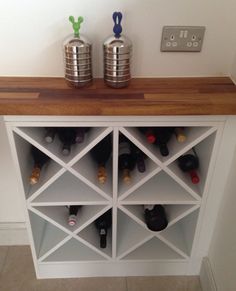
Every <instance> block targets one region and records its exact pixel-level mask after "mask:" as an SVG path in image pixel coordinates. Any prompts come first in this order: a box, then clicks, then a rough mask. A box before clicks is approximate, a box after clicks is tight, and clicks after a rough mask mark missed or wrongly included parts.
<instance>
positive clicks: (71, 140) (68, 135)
mask: <svg viewBox="0 0 236 291" xmlns="http://www.w3.org/2000/svg"><path fill="white" fill-rule="evenodd" d="M58 136H59V139H60V141H61V142H62V151H61V152H62V154H63V156H68V155H69V154H70V152H71V146H72V145H73V144H75V138H76V129H75V128H74V127H60V128H58Z"/></svg>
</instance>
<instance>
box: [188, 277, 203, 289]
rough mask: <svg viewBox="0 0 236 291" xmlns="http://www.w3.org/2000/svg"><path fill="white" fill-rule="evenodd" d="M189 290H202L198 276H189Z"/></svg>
mask: <svg viewBox="0 0 236 291" xmlns="http://www.w3.org/2000/svg"><path fill="white" fill-rule="evenodd" d="M187 291H202V288H201V283H200V279H199V277H198V276H189V277H187Z"/></svg>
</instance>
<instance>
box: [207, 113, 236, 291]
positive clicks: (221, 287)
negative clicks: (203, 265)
mask: <svg viewBox="0 0 236 291" xmlns="http://www.w3.org/2000/svg"><path fill="white" fill-rule="evenodd" d="M235 128H236V118H235V117H232V118H231V119H230V120H229V121H228V124H227V128H226V130H227V131H228V134H229V138H228V145H227V146H226V147H225V156H226V159H228V164H229V165H230V163H231V165H230V172H229V175H228V180H227V183H226V187H225V190H224V195H223V199H222V201H221V205H220V210H219V212H218V217H217V221H216V224H215V229H214V234H213V238H212V242H211V245H210V249H209V254H208V257H209V261H210V265H211V268H212V273H213V277H214V279H215V283H216V286H217V290H218V291H234V290H236V277H235V265H236V227H235V221H236V212H235V205H236V192H235V189H236V180H235V169H236V135H235ZM229 158H230V161H229ZM223 167H224V165H223ZM223 171H224V170H223V169H222V172H223Z"/></svg>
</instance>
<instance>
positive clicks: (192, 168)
mask: <svg viewBox="0 0 236 291" xmlns="http://www.w3.org/2000/svg"><path fill="white" fill-rule="evenodd" d="M193 152H194V155H193V154H186V155H183V156H181V157H179V158H178V166H179V168H180V169H181V170H182V171H183V172H187V173H189V175H190V177H191V180H192V183H193V184H198V183H199V181H200V178H199V176H198V174H197V172H196V170H197V169H198V168H199V159H198V157H197V154H196V151H195V150H194V149H193Z"/></svg>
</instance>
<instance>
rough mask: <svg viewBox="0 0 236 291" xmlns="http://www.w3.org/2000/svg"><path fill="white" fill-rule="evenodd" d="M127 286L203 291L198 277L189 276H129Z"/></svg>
mask: <svg viewBox="0 0 236 291" xmlns="http://www.w3.org/2000/svg"><path fill="white" fill-rule="evenodd" d="M192 284H193V288H192ZM127 287H128V291H147V290H148V291H201V289H199V287H200V285H199V282H198V277H191V278H190V279H189V278H188V277H187V276H160V277H129V278H127ZM191 288H192V289H191ZM194 288H195V289H194ZM197 288H198V289H197Z"/></svg>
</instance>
